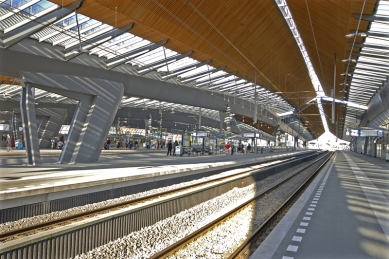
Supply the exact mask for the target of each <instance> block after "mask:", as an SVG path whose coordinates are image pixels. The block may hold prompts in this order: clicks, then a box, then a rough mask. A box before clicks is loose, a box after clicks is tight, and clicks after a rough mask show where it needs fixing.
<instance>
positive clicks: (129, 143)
mask: <svg viewBox="0 0 389 259" xmlns="http://www.w3.org/2000/svg"><path fill="white" fill-rule="evenodd" d="M111 143H112V142H111V140H110V139H109V138H107V140H106V141H105V142H104V149H105V150H109V149H111ZM116 147H117V148H124V147H125V148H129V149H132V148H134V149H137V148H138V140H129V139H125V138H123V139H122V140H119V141H118V142H117V144H116Z"/></svg>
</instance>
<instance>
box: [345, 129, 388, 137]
mask: <svg viewBox="0 0 389 259" xmlns="http://www.w3.org/2000/svg"><path fill="white" fill-rule="evenodd" d="M350 136H351V137H384V136H385V133H384V130H377V129H350Z"/></svg>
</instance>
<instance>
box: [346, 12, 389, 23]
mask: <svg viewBox="0 0 389 259" xmlns="http://www.w3.org/2000/svg"><path fill="white" fill-rule="evenodd" d="M353 16H354V18H355V19H357V20H359V18H361V20H364V21H369V22H389V16H387V15H379V16H378V15H369V14H362V17H361V14H358V13H354V14H353Z"/></svg>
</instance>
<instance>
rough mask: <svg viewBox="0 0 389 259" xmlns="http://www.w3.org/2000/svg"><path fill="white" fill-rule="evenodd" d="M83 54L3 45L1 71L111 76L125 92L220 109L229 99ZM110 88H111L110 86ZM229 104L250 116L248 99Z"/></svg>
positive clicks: (14, 74) (7, 73) (12, 74)
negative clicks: (58, 55)
mask: <svg viewBox="0 0 389 259" xmlns="http://www.w3.org/2000/svg"><path fill="white" fill-rule="evenodd" d="M29 44H32V46H35V45H37V44H40V43H37V41H36V40H32V39H26V40H25V41H23V50H27V51H29V50H30V49H34V48H29V47H28V45H29ZM49 47H50V46H49ZM56 49H58V50H60V49H61V48H59V47H58V48H56ZM81 57H82V59H81V60H79V58H76V59H74V60H72V61H70V62H65V61H62V60H59V59H55V58H54V57H53V58H49V57H46V56H45V55H44V54H43V53H42V56H40V55H36V54H35V52H34V54H29V53H26V52H20V51H15V50H10V49H0V60H7V62H0V74H1V75H4V76H9V77H13V78H19V77H20V72H19V71H21V70H24V71H42V72H44V73H54V74H66V75H74V76H79V77H87V78H99V79H101V80H108V81H113V82H118V83H121V84H123V85H124V93H125V95H126V96H133V97H138V98H148V99H152V100H159V101H164V102H171V103H177V104H183V105H191V106H196V107H202V108H207V109H212V110H217V111H220V110H224V109H225V105H226V104H227V101H225V100H223V94H219V93H213V95H211V94H210V93H209V92H207V91H203V90H201V89H197V88H194V87H186V86H182V85H178V84H173V83H170V82H165V81H158V80H154V79H150V78H146V77H140V76H135V75H131V74H129V73H123V72H120V71H115V70H107V69H105V68H103V66H96V67H95V66H88V65H87V64H91V63H93V64H94V63H95V62H94V61H93V60H94V59H95V58H96V57H93V56H91V57H90V56H87V55H86V56H81ZM85 59H86V60H85ZM90 59H92V60H90ZM20 60H23V62H20ZM107 89H109V87H108V88H107ZM242 102H243V104H242ZM119 103H120V102H119ZM42 105H43V104H42ZM229 105H230V107H231V112H232V113H234V114H239V115H242V116H245V117H251V116H250V114H251V112H250V111H249V109H247V107H250V104H249V102H248V101H247V100H239V102H236V104H233V103H230V104H229ZM60 106H61V104H58V107H60ZM244 107H246V108H244Z"/></svg>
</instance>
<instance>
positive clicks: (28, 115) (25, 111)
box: [20, 82, 41, 165]
mask: <svg viewBox="0 0 389 259" xmlns="http://www.w3.org/2000/svg"><path fill="white" fill-rule="evenodd" d="M22 85H23V88H22V93H21V98H20V110H21V114H22V124H23V131H24V143H25V146H26V153H27V163H28V164H29V165H39V164H40V163H41V158H40V150H39V143H38V132H37V125H36V116H35V102H34V87H33V86H32V85H31V84H29V83H24V82H22Z"/></svg>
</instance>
